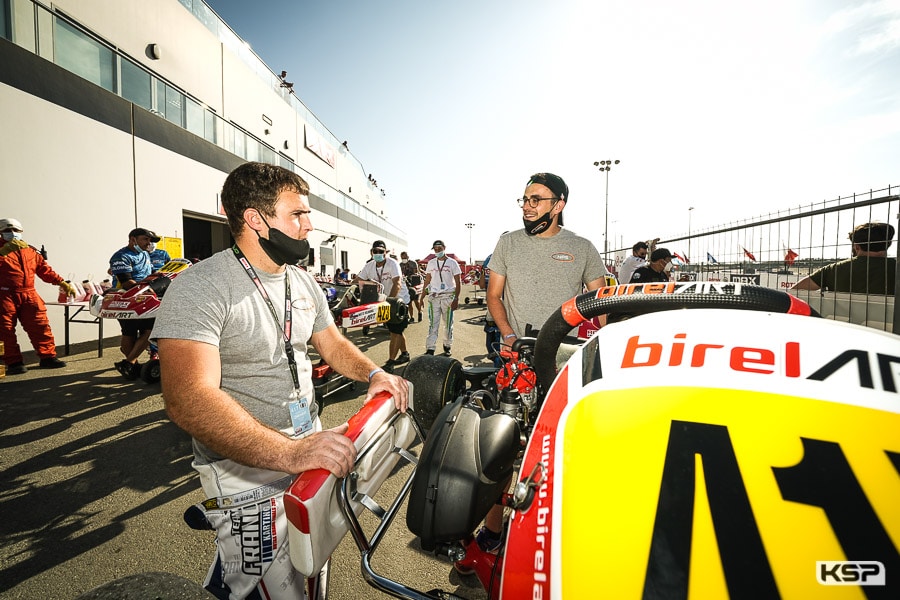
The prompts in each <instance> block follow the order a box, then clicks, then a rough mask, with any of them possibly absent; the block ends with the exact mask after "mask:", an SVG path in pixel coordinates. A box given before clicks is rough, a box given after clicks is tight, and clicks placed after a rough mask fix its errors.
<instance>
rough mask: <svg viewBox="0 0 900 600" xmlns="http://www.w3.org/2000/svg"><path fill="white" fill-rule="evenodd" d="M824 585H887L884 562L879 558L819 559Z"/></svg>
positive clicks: (818, 572)
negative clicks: (879, 560) (878, 559)
mask: <svg viewBox="0 0 900 600" xmlns="http://www.w3.org/2000/svg"><path fill="white" fill-rule="evenodd" d="M816 581H818V582H819V583H820V584H822V585H885V574H884V564H883V563H880V562H878V561H877V560H817V561H816Z"/></svg>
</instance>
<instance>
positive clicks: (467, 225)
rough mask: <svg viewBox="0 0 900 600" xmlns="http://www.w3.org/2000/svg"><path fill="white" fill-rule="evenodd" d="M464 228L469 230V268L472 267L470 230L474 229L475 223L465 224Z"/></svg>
mask: <svg viewBox="0 0 900 600" xmlns="http://www.w3.org/2000/svg"><path fill="white" fill-rule="evenodd" d="M466 227H468V229H469V267H471V266H472V228H473V227H475V223H466Z"/></svg>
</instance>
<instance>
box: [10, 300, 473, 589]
mask: <svg viewBox="0 0 900 600" xmlns="http://www.w3.org/2000/svg"><path fill="white" fill-rule="evenodd" d="M467 295H468V296H470V297H474V294H473V292H472V291H471V288H469V287H468V286H467V288H466V293H464V294H463V296H464V297H465V296H467ZM484 312H485V308H484V306H483V305H478V304H475V303H474V302H473V303H471V304H469V305H465V304H463V303H460V308H459V310H458V311H457V312H456V314H455V327H454V338H455V339H454V344H453V356H454V357H456V358H457V359H459V360H460V361H461V362H462V363H463V364H464V365H475V364H482V365H485V364H488V363H487V360H486V358H485V348H484V332H483V329H482V327H483V320H482V319H483V315H484ZM426 334H427V323H426V322H424V321H423V322H421V323H414V324H412V325H410V326H409V327H408V328H407V330H406V337H407V343H408V349H409V352H410V354H411V355H412V356H413V357H415V356H417V355H419V354H422V353H424V351H425V336H426ZM57 337H59V338H61V337H62V336H61V335H57ZM348 337H349V338H350V339H351V340H353V341H354V342H355V343H357V345H358V346H359V347H360V348H361V349H362V350H363V351H364V352H365V353H366V354H367V355H368V356H370V357H371V358H372V360H374V361H375V362H376V363H377V364H383V363H384V361H385V360H387V352H388V332H387V330H385V329H384V328H373V330H372V332H371V335H369V336H363V335H362V332H361V330H359V329H356V330H351V331H349V332H348ZM20 343H21V344H22V345H23V347H27V344H28V341H27V339H25V340H20ZM440 347H441V340H440V339H439V340H438V349H439V350H440ZM60 356H61V358H63V359H65V360H66V361H67V363H68V364H67V366H66V367H65V368H62V369H53V370H43V369H38V368H36V366H37V365H36V363H37V360H36V359H35V358H34V355H33V353H29V354H26V365H29V367H30V368H29V371H28V372H27V373H25V374H24V375H14V376H13V375H8V376H6V377H5V378H0V468H2V491H0V515H2V518H0V558H2V560H0V599H7V598H10V599H11V598H17V599H18V598H23V599H29V600H31V599H72V598H76V597H77V596H79V595H82V594H86V593H87V592H91V591H92V590H95V588H98V587H100V586H105V587H106V591H107V592H108V593H107V595H106V596H105V597H107V598H115V597H118V598H124V597H128V598H188V597H190V598H193V597H198V596H194V595H191V593H192V592H195V591H196V590H182V589H181V588H179V587H178V586H176V585H172V586H170V587H166V588H164V589H163V590H160V589H154V588H153V587H152V586H144V587H140V586H134V587H133V588H131V589H130V591H128V592H127V595H126V592H125V591H124V590H122V589H121V587H119V588H116V587H115V586H114V582H115V580H119V579H122V578H126V577H129V578H131V580H132V581H138V582H140V581H142V580H143V579H146V576H145V574H147V573H166V574H169V575H170V577H169V579H170V580H171V581H172V582H176V583H178V584H185V583H186V582H185V580H186V581H187V582H197V583H199V582H201V581H202V580H203V578H204V577H205V575H206V571H207V569H208V567H209V564H210V561H211V559H212V556H213V551H214V548H213V534H212V532H208V531H195V530H192V529H190V528H189V527H187V525H185V524H184V521H183V519H182V515H183V513H184V510H185V509H186V508H187V507H188V506H190V505H192V504H194V503H196V502H198V501H200V500H202V499H203V496H202V494H201V493H200V487H199V483H198V481H197V477H196V474H195V472H194V471H193V469H191V466H190V465H191V457H192V454H191V445H190V438H189V437H188V436H187V434H185V433H184V432H183V431H181V430H180V429H178V428H177V427H176V426H175V425H173V424H172V423H171V422H170V421H169V420H168V419H167V418H166V415H165V412H164V410H163V400H162V395H161V393H160V387H159V384H146V383H144V382H143V381H141V380H140V379H138V380H137V381H126V380H124V379H123V378H122V377H121V376H120V375H119V374H118V372H116V371H115V369H114V368H113V366H112V365H113V363H114V362H115V361H117V360H119V359H120V356H119V351H118V338H117V337H114V338H108V339H106V340H105V342H104V357H103V358H97V347H96V342H93V343H84V344H75V345H73V346H72V349H71V354H70V355H69V356H62V347H61V346H60ZM31 366H34V367H35V368H31ZM398 372H400V369H398ZM364 395H365V386H364V385H362V384H357V386H356V389H355V390H345V391H343V392H340V393H339V394H337V396H336V397H333V398H331V399H329V402H328V403H327V405H326V408H325V409H324V411H323V414H322V421H323V425H324V426H325V427H332V426H335V425H338V424H340V423H342V422H344V421H346V420H347V418H349V417H350V415H352V414H353V413H354V412H356V410H357V409H358V408H359V407H360V406H361V404H362V399H363V397H364ZM407 472H408V471H406V470H403V469H401V470H399V472H398V473H397V475H396V476H394V477H392V478H391V479H390V480H389V481H388V482H387V483H386V484H385V486H384V488H383V490H384V493H385V494H389V493H390V491H391V490H394V489H398V488H399V486H400V484H401V483H402V480H403V479H405V475H406V474H407ZM379 500H381V497H379ZM383 506H386V504H383ZM405 516H406V512H405V510H401V511H400V513H399V514H398V515H397V518H396V520H395V522H394V525H393V527H392V528H391V529H390V530H389V533H388V535H387V536H386V537H385V539H384V541H383V542H382V544H381V546H380V547H379V549H378V551H377V552H376V553H375V555H374V559H373V566H374V568H375V570H376V571H377V572H378V573H379V574H382V575H386V576H389V577H391V578H394V579H397V580H399V581H401V582H402V583H404V584H406V585H409V586H411V587H415V588H417V589H419V590H422V591H428V590H432V589H435V588H439V589H442V590H445V591H448V592H452V593H454V594H456V595H457V596H460V597H463V598H470V599H482V598H485V594H484V590H483V589H482V588H481V585H480V584H479V583H478V581H477V580H476V579H474V577H465V578H461V577H459V576H458V575H456V573H455V572H454V571H453V569H452V567H451V566H450V564H449V563H448V562H446V561H440V560H438V559H435V558H433V557H432V556H431V555H430V554H427V553H424V552H422V551H421V550H420V549H419V548H418V545H417V542H416V540H415V539H414V537H413V536H412V535H411V534H410V533H409V532H408V531H407V530H406V526H405ZM370 524H371V523H370V520H367V519H364V520H363V526H364V527H367V526H368V525H370ZM368 531H369V532H370V533H371V527H369V528H368ZM188 587H189V584H188ZM98 597H99V596H98ZM329 597H330V598H334V599H343V598H346V599H354V600H355V599H360V598H387V597H388V596H387V595H385V594H382V593H380V592H378V591H377V590H375V589H374V588H372V587H370V586H369V585H368V584H367V583H366V582H365V581H364V580H363V578H362V575H361V573H360V556H359V552H358V551H357V549H356V545H355V544H354V542H353V540H352V539H351V538H350V537H349V536H348V537H346V538H345V539H344V540H343V542H342V543H341V545H340V547H339V548H338V550H337V551H336V552H335V554H334V556H333V559H332V575H331V586H330V596H329Z"/></svg>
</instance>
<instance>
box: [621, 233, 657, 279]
mask: <svg viewBox="0 0 900 600" xmlns="http://www.w3.org/2000/svg"><path fill="white" fill-rule="evenodd" d="M658 241H659V238H656V239H655V240H650V241H649V242H638V243H636V244H635V245H634V246H632V247H631V256H628V257H626V258H625V260H623V261H622V266H621V267H619V275H618V280H619V283H628V282H629V281H631V276H632V275H633V274H634V272H635V271H637V270H638V269H639V268H640V267H643V266H646V264H647V255H648V254H649V253H651V252H653V251H654V250H656V242H658Z"/></svg>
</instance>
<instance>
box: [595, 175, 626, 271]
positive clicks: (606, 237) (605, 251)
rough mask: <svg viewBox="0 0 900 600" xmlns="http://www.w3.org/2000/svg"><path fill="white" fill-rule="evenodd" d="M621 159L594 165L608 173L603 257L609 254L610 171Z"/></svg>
mask: <svg viewBox="0 0 900 600" xmlns="http://www.w3.org/2000/svg"><path fill="white" fill-rule="evenodd" d="M620 162H621V161H618V160H601V161H600V162H597V161H596V160H595V161H594V166H595V167H599V168H600V170H601V171H602V172H603V173H604V174H605V175H606V205H605V207H604V209H603V212H604V213H605V214H604V215H603V257H604V258H606V257H607V254H609V171H610V169H612V167H613V165H617V164H619V163H620Z"/></svg>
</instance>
